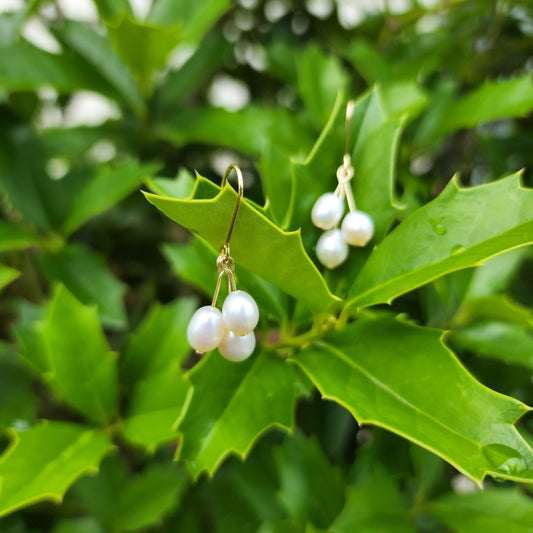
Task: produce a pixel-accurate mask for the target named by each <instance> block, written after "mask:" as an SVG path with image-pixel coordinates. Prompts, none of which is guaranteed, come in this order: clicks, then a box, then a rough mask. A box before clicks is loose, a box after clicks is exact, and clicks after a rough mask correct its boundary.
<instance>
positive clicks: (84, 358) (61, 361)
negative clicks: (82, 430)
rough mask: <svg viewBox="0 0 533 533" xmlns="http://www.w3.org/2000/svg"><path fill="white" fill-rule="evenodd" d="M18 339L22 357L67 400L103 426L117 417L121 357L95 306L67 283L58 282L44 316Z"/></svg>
mask: <svg viewBox="0 0 533 533" xmlns="http://www.w3.org/2000/svg"><path fill="white" fill-rule="evenodd" d="M67 332H75V335H71V334H67ZM19 341H20V342H21V347H22V357H23V358H24V359H27V360H29V361H30V362H31V363H32V365H33V367H34V368H36V369H37V370H38V371H39V372H40V373H41V375H42V377H43V378H44V379H45V380H46V381H47V382H49V383H50V385H51V386H52V388H53V389H54V391H55V392H56V393H57V394H58V395H59V396H60V397H61V398H62V399H63V400H64V401H65V403H67V404H68V405H70V406H72V407H73V408H75V409H76V410H78V411H79V412H80V413H82V414H84V415H85V416H86V417H87V418H89V419H90V420H92V421H94V422H96V423H98V424H103V423H105V422H107V421H108V420H109V419H110V418H112V417H113V416H114V415H115V413H116V411H117V403H118V391H117V372H116V357H115V354H113V353H112V352H111V351H110V349H109V346H108V344H107V340H106V338H105V336H104V333H103V331H102V329H101V326H100V322H99V320H98V315H97V312H96V309H95V308H93V307H85V306H84V305H83V304H81V303H80V302H79V301H78V300H76V298H74V296H72V294H71V293H70V292H68V290H67V289H66V288H65V287H63V286H58V287H57V288H56V290H55V292H54V296H53V297H52V300H51V302H50V304H49V306H48V309H47V312H46V316H45V318H44V319H43V320H42V321H38V322H36V323H34V324H33V325H32V327H31V328H24V329H23V330H20V331H19ZM73 354H75V357H74V356H73Z"/></svg>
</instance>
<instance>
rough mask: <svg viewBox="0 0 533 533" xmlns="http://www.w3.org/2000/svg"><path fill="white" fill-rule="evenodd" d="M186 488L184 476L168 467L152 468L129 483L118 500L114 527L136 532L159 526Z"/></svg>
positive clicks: (178, 470) (152, 466)
mask: <svg viewBox="0 0 533 533" xmlns="http://www.w3.org/2000/svg"><path fill="white" fill-rule="evenodd" d="M186 484H187V475H186V474H185V472H184V471H183V470H182V469H180V468H176V467H175V466H174V465H172V464H165V465H163V464H153V465H150V466H149V467H147V468H146V469H145V470H144V471H143V472H141V473H140V474H138V475H137V476H135V477H134V478H133V479H131V480H129V481H128V483H127V484H126V485H125V486H124V487H123V488H122V491H121V494H120V498H119V500H118V509H117V515H116V518H115V527H116V528H117V529H118V530H120V531H139V530H140V529H141V528H144V527H147V526H152V525H155V524H159V523H161V521H162V519H163V517H164V515H165V514H167V513H168V512H169V511H170V510H171V509H172V508H174V507H175V506H176V505H177V503H178V502H179V497H180V495H181V494H182V493H183V492H184V490H185V488H186Z"/></svg>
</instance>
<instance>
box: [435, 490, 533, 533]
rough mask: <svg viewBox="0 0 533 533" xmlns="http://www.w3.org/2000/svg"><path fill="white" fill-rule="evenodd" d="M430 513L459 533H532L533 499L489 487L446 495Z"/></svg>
mask: <svg viewBox="0 0 533 533" xmlns="http://www.w3.org/2000/svg"><path fill="white" fill-rule="evenodd" d="M430 510H431V511H432V512H433V513H434V514H435V515H436V516H437V517H438V518H439V519H440V520H441V521H442V522H444V523H445V524H446V525H447V526H448V527H449V528H451V530H452V531H456V532H457V533H466V532H468V533H486V532H487V531H512V532H513V533H529V532H530V531H531V524H533V503H532V502H531V498H529V497H528V496H526V495H525V494H524V493H522V492H520V491H519V490H518V488H507V487H500V488H495V487H492V488H491V487H489V488H486V489H485V490H482V491H475V492H470V493H466V494H447V495H445V496H443V497H442V498H439V499H438V500H436V501H434V502H432V503H430Z"/></svg>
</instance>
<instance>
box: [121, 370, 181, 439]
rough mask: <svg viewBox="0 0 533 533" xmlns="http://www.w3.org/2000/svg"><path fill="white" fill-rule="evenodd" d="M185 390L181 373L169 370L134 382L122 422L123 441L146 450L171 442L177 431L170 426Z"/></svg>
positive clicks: (179, 408)
mask: <svg viewBox="0 0 533 533" xmlns="http://www.w3.org/2000/svg"><path fill="white" fill-rule="evenodd" d="M189 387H190V385H189V383H188V382H187V381H185V379H184V378H183V374H182V372H181V371H180V370H179V369H177V368H172V367H170V368H168V369H166V370H164V371H163V372H160V373H159V374H153V375H150V376H148V377H147V378H146V379H144V380H142V381H140V382H139V383H137V385H136V386H135V388H134V390H133V392H132V395H131V401H130V405H129V408H128V411H127V413H126V417H125V419H124V427H123V430H122V433H123V435H124V438H126V439H127V440H128V441H130V442H132V443H133V444H137V445H140V446H144V447H146V448H148V449H149V450H153V449H155V448H156V447H157V446H159V445H160V444H163V443H165V442H168V441H171V440H175V439H176V438H177V432H176V430H175V429H173V426H174V425H175V423H176V421H177V419H178V416H179V414H180V412H181V411H182V409H183V406H184V404H185V400H186V398H187V394H188V392H189Z"/></svg>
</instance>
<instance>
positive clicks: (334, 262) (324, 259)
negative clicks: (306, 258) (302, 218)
mask: <svg viewBox="0 0 533 533" xmlns="http://www.w3.org/2000/svg"><path fill="white" fill-rule="evenodd" d="M316 255H317V257H318V260H319V261H320V262H321V263H322V264H323V265H324V266H327V267H328V268H335V267H336V266H339V265H340V264H341V263H343V262H344V261H345V260H346V258H347V257H348V245H347V244H346V243H345V242H344V239H343V238H342V234H341V230H340V229H332V230H329V231H326V232H325V233H323V234H322V236H321V237H320V239H318V243H317V245H316Z"/></svg>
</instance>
